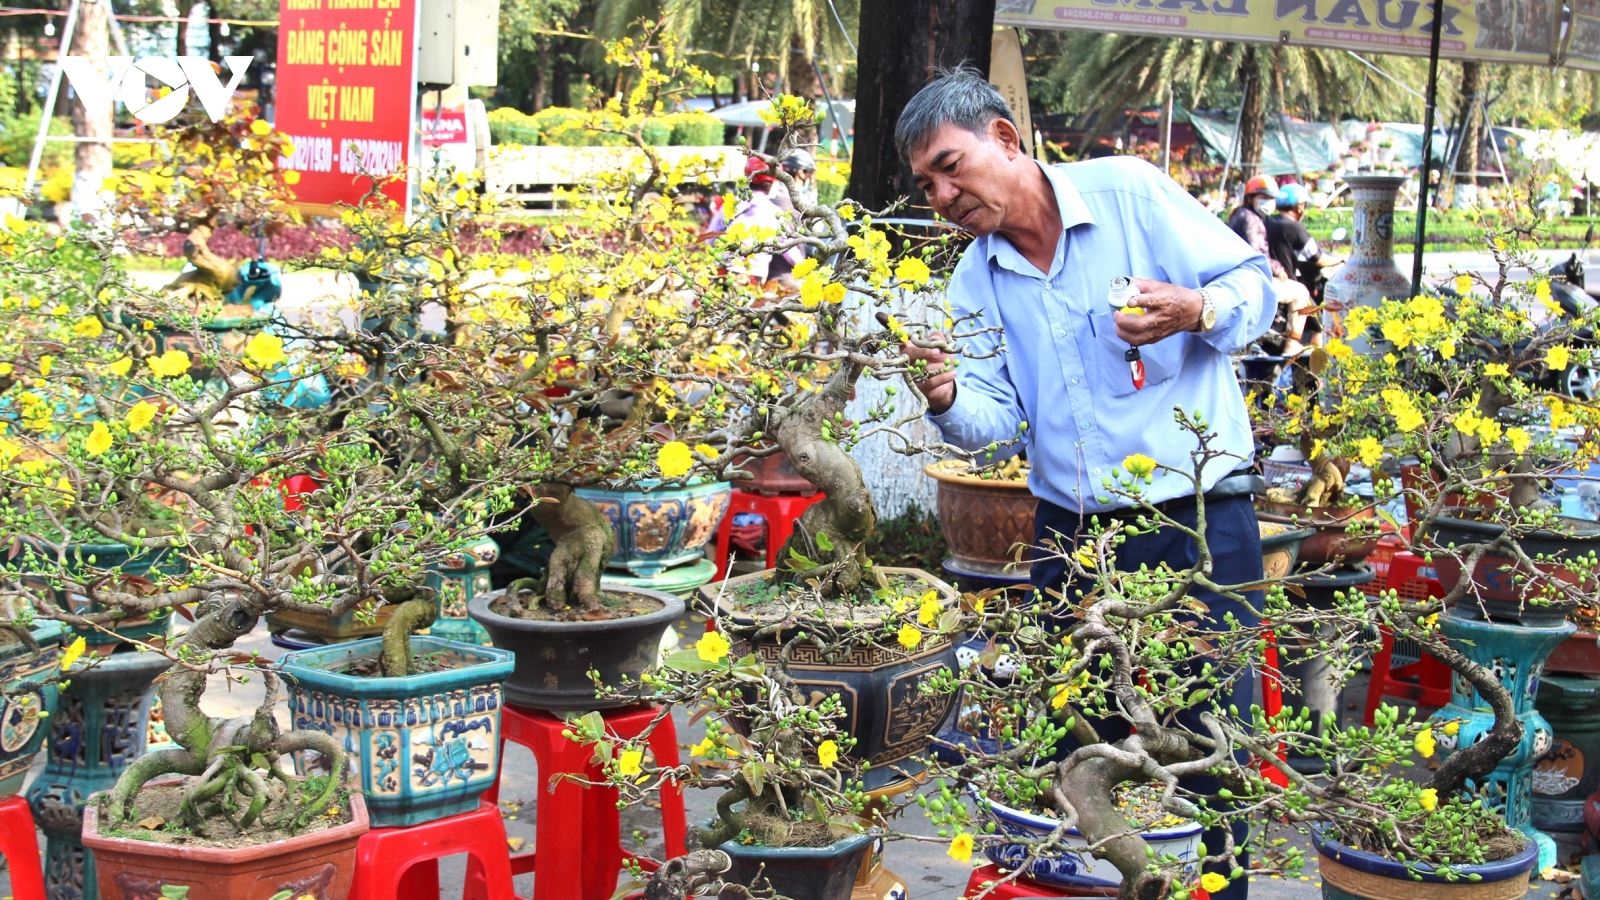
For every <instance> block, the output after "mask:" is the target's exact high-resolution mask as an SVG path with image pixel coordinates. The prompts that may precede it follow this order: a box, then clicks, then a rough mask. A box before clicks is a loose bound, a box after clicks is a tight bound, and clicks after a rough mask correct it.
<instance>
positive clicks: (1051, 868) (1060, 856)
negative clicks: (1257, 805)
mask: <svg viewBox="0 0 1600 900" xmlns="http://www.w3.org/2000/svg"><path fill="white" fill-rule="evenodd" d="M974 799H976V800H977V803H978V809H979V810H980V811H981V812H983V813H985V814H987V815H988V817H989V819H990V820H991V821H993V822H994V823H995V828H996V830H997V831H999V832H1000V833H1001V834H1010V835H1016V836H1017V837H1023V838H1033V839H1039V838H1044V837H1048V836H1049V835H1050V834H1051V833H1053V832H1054V831H1055V830H1056V827H1057V826H1059V825H1060V824H1061V823H1060V821H1058V820H1056V819H1052V818H1049V817H1046V816H1040V815H1036V814H1034V813H1029V812H1024V811H1023V810H1020V809H1013V808H1011V807H1009V806H1006V805H1005V804H1003V803H1000V802H999V801H997V800H991V799H989V798H987V797H976V798H974ZM1203 830H1204V829H1203V828H1202V827H1201V826H1200V824H1199V823H1197V822H1187V823H1185V824H1183V825H1179V826H1176V827H1173V828H1163V829H1159V830H1156V831H1146V832H1143V833H1141V834H1140V835H1139V836H1140V837H1142V838H1144V840H1145V843H1147V844H1149V845H1150V848H1151V849H1152V850H1154V851H1156V852H1157V853H1160V854H1163V855H1165V856H1171V857H1174V858H1176V859H1178V860H1194V861H1195V862H1194V863H1193V864H1191V865H1189V866H1186V867H1185V869H1186V871H1187V870H1188V869H1192V868H1195V867H1197V866H1198V860H1199V858H1200V855H1199V850H1200V832H1202V831H1203ZM1065 843H1066V844H1067V846H1068V847H1074V848H1082V849H1079V850H1062V851H1060V852H1059V853H1057V854H1055V855H1052V856H1044V857H1040V858H1039V859H1035V860H1034V861H1033V862H1032V863H1030V864H1029V865H1028V871H1027V877H1028V878H1029V879H1030V880H1032V881H1037V882H1038V883H1040V884H1046V885H1050V886H1051V887H1059V888H1089V889H1097V888H1116V887H1117V886H1118V885H1120V884H1122V873H1121V872H1120V871H1118V869H1117V867H1116V866H1114V865H1112V864H1111V862H1110V861H1109V860H1104V859H1097V858H1095V857H1094V856H1093V855H1091V854H1090V853H1089V841H1088V840H1086V839H1085V838H1084V837H1083V835H1082V834H1081V833H1079V831H1078V829H1076V828H1071V829H1068V830H1067V837H1066V841H1065ZM983 855H984V856H987V857H989V861H990V862H992V863H994V864H995V865H997V866H999V867H1001V868H1002V869H1005V870H1006V871H1012V870H1014V869H1018V868H1021V867H1022V865H1023V863H1024V862H1025V861H1026V860H1027V858H1028V848H1027V847H1026V846H1024V845H1022V844H991V845H989V846H986V847H984V849H983ZM1198 874H1199V873H1198V872H1195V871H1187V880H1189V881H1193V880H1194V877H1195V876H1196V875H1198Z"/></svg>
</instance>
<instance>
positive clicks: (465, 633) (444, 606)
mask: <svg viewBox="0 0 1600 900" xmlns="http://www.w3.org/2000/svg"><path fill="white" fill-rule="evenodd" d="M499 560H500V545H499V544H496V543H495V542H494V540H493V539H492V538H489V537H482V538H479V539H478V541H477V542H476V543H474V544H473V545H471V546H470V547H467V548H466V549H465V550H463V551H462V552H461V553H459V554H458V555H456V556H452V557H449V558H447V559H445V560H444V561H443V562H441V563H440V564H439V565H437V566H429V567H428V581H427V585H428V587H431V588H433V589H434V590H436V591H438V592H439V616H438V618H436V619H434V620H433V625H432V626H430V627H429V628H428V633H429V634H431V635H433V636H434V637H442V638H445V639H446V640H451V641H463V642H465V643H468V644H488V643H489V632H487V631H484V630H483V626H482V625H479V624H478V623H477V622H474V621H472V619H470V618H468V616H467V601H469V600H471V599H472V598H473V597H476V596H478V595H479V594H487V593H489V591H490V590H491V587H490V584H489V567H490V566H492V565H494V564H495V563H496V562H498V561H499Z"/></svg>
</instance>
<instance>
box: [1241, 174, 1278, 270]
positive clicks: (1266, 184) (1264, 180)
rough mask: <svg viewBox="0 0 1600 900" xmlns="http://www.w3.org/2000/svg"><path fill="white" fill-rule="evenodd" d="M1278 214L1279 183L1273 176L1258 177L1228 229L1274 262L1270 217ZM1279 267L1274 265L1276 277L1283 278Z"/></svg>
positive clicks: (1246, 188)
mask: <svg viewBox="0 0 1600 900" xmlns="http://www.w3.org/2000/svg"><path fill="white" fill-rule="evenodd" d="M1277 211H1278V183H1277V182H1276V181H1273V180H1272V178H1271V176H1268V175H1257V176H1256V177H1254V178H1252V179H1250V180H1249V181H1247V182H1245V186H1244V202H1243V203H1242V204H1240V205H1239V208H1237V209H1235V210H1234V211H1233V212H1232V213H1230V214H1229V215H1228V227H1229V228H1232V229H1233V233H1234V234H1237V235H1238V236H1239V237H1241V238H1244V242H1245V243H1246V244H1249V245H1250V249H1251V250H1254V251H1256V252H1257V253H1259V254H1261V255H1262V256H1266V257H1267V258H1268V260H1269V261H1270V260H1271V256H1270V255H1269V252H1268V248H1267V217H1268V216H1270V215H1272V214H1273V213H1275V212H1277ZM1284 274H1285V273H1283V272H1281V271H1280V267H1279V266H1278V265H1277V263H1275V262H1274V263H1272V275H1273V277H1275V278H1281V277H1283V275H1284Z"/></svg>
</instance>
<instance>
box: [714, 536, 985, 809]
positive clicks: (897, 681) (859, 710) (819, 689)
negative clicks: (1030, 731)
mask: <svg viewBox="0 0 1600 900" xmlns="http://www.w3.org/2000/svg"><path fill="white" fill-rule="evenodd" d="M881 571H882V572H883V573H884V574H886V575H888V576H891V577H893V576H896V575H906V576H909V577H911V578H912V579H914V580H916V581H918V582H921V584H922V585H926V587H925V588H922V589H923V590H935V591H938V592H939V593H940V594H941V595H942V596H943V597H944V598H945V600H946V602H947V603H954V602H955V601H956V594H955V590H954V589H953V588H951V587H950V586H949V585H948V584H945V583H944V582H943V581H940V580H939V579H937V578H935V577H934V576H932V575H930V574H928V573H927V572H924V571H922V570H920V569H901V568H894V567H889V566H885V567H882V569H881ZM771 575H772V572H770V571H768V572H755V573H751V574H749V575H741V576H739V577H737V578H730V579H728V580H727V581H726V582H720V583H719V584H709V585H706V586H705V587H703V588H701V589H700V602H701V604H702V606H703V608H705V609H711V608H714V607H715V608H717V609H718V611H719V615H720V616H721V619H722V622H723V627H725V628H727V629H728V638H729V640H730V641H732V643H733V647H732V650H731V651H730V653H731V655H732V656H734V657H735V658H737V657H740V656H743V655H745V654H747V653H750V652H751V649H752V647H751V642H752V640H753V641H754V650H755V652H756V653H758V654H760V656H761V659H762V661H763V662H765V663H766V664H767V665H776V664H777V662H778V659H779V656H780V654H781V651H782V649H783V644H784V642H786V641H787V640H788V639H789V637H791V636H792V633H790V632H785V633H780V634H776V635H761V634H757V632H758V631H759V625H758V623H757V621H756V620H755V619H754V618H752V617H751V616H750V615H748V614H746V613H744V612H742V611H740V610H739V609H738V608H736V607H734V606H732V605H730V604H731V603H732V601H731V600H729V599H727V597H726V596H725V595H726V594H727V593H730V592H731V591H733V590H735V589H737V587H738V586H739V585H740V584H742V583H745V582H749V581H752V580H755V579H762V578H769V577H771ZM720 585H727V589H726V590H725V589H723V588H722V587H721V586H720ZM752 635H754V637H753V638H752ZM955 666H956V636H955V635H947V636H945V637H944V638H943V639H940V640H928V641H926V642H924V643H921V644H918V645H917V647H916V648H915V649H914V650H911V651H906V650H902V649H900V648H899V647H898V646H895V647H882V646H877V645H867V646H858V647H856V648H854V649H852V650H851V651H850V652H849V653H848V654H847V655H845V657H844V658H843V659H838V660H833V661H828V660H824V659H823V658H822V656H821V654H820V652H819V651H818V650H817V648H815V647H814V646H811V645H810V644H801V645H798V646H796V647H795V648H794V649H793V651H792V653H791V654H790V662H789V673H790V675H792V676H793V677H794V680H795V684H796V686H797V687H798V688H799V689H800V690H801V691H802V692H803V693H805V694H807V695H812V694H817V695H821V696H827V695H829V694H838V695H839V699H840V701H841V702H842V703H843V704H844V709H845V718H844V722H843V728H844V730H845V731H847V732H849V734H850V735H851V736H852V737H854V738H855V739H856V745H855V747H854V748H852V749H851V751H850V755H851V756H852V757H853V758H855V759H857V760H859V761H861V762H864V763H869V764H870V767H869V768H868V769H867V770H866V771H864V772H862V773H861V777H862V780H863V782H864V783H865V790H868V791H874V790H878V789H879V788H883V787H887V786H888V785H891V784H895V783H897V782H901V781H904V780H905V778H906V777H907V776H915V775H917V774H918V773H920V772H921V771H922V765H921V764H920V763H918V762H917V761H916V760H914V759H912V757H913V756H915V755H919V754H923V753H926V752H927V751H928V746H929V739H930V738H932V737H933V735H934V734H935V733H936V732H937V731H938V730H939V726H940V725H942V724H943V723H944V720H945V717H946V716H947V715H948V714H949V712H950V709H951V707H952V706H953V705H954V704H955V697H954V696H953V695H951V694H944V693H939V692H926V693H925V692H923V691H922V689H921V688H922V685H923V683H924V682H926V681H928V680H929V679H931V678H933V677H934V675H935V674H936V673H938V672H940V671H942V670H944V669H953V668H955ZM902 773H904V774H902Z"/></svg>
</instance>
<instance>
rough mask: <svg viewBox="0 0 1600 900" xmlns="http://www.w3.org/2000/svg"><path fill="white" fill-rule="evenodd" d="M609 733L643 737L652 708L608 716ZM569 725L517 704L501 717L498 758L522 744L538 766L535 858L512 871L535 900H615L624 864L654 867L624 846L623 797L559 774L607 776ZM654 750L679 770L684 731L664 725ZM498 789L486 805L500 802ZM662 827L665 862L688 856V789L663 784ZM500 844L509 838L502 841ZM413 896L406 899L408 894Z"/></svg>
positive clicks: (515, 863) (653, 739)
mask: <svg viewBox="0 0 1600 900" xmlns="http://www.w3.org/2000/svg"><path fill="white" fill-rule="evenodd" d="M601 714H602V716H603V717H604V718H605V721H606V731H607V732H608V733H609V734H612V735H614V736H615V737H617V738H621V739H623V740H627V739H631V738H635V737H638V736H639V735H640V734H642V733H644V730H645V728H646V727H648V726H649V724H650V723H651V722H652V721H654V719H655V716H656V709H655V707H653V706H631V707H627V708H625V709H613V710H602V711H601ZM567 727H568V726H567V723H566V722H565V721H563V720H561V719H559V718H557V717H556V716H554V715H552V714H550V713H547V712H543V711H540V710H533V709H522V708H518V707H515V706H511V705H509V704H508V705H506V706H504V707H501V711H500V735H501V753H500V758H501V759H505V749H504V743H505V742H506V741H510V742H512V743H514V744H521V745H522V746H524V747H527V748H528V749H529V750H531V751H533V756H534V760H535V761H536V762H537V763H538V769H539V771H538V775H539V781H538V784H539V800H538V803H537V804H536V807H537V816H538V818H537V819H536V820H535V827H536V828H537V834H535V835H534V849H533V852H532V853H523V854H519V855H517V856H513V857H511V873H512V874H513V875H524V874H527V873H528V872H532V873H533V900H610V897H611V896H612V895H613V894H614V893H616V890H617V876H618V874H619V873H620V872H621V871H622V865H623V861H624V860H636V861H637V862H639V864H640V865H641V866H642V867H643V868H644V869H646V870H647V871H650V870H653V869H655V865H654V864H652V863H651V862H650V861H648V860H642V859H638V858H637V857H636V856H634V855H633V854H632V853H629V852H628V851H626V850H624V849H623V848H622V821H621V819H620V817H619V816H618V813H617V792H616V791H615V790H613V789H611V788H607V787H599V786H594V787H585V786H583V785H581V784H577V783H575V782H574V781H572V780H571V779H567V778H560V777H558V776H561V775H576V776H579V777H582V778H584V779H586V780H588V781H591V782H600V781H603V780H604V776H603V775H602V773H601V771H600V767H599V766H597V765H595V761H594V747H593V746H591V745H586V744H580V743H578V742H577V741H573V740H570V739H568V738H566V737H563V736H562V732H563V731H566V730H567ZM648 743H649V745H650V750H651V752H652V753H654V754H655V758H656V762H657V763H659V764H660V765H663V766H676V765H677V764H678V732H677V729H676V728H675V727H674V726H673V724H672V717H671V716H668V717H666V718H664V719H662V721H661V724H659V725H657V726H656V728H655V730H654V731H652V732H651V733H650V737H649V740H648ZM498 794H499V789H498V786H496V787H495V788H491V789H490V792H489V793H488V794H486V795H485V799H486V800H487V801H488V802H490V803H494V802H496V801H497V800H498ZM661 826H662V832H663V837H664V839H665V843H666V854H667V858H669V859H670V858H672V857H674V856H682V855H683V854H684V853H685V852H686V851H685V849H684V839H685V837H686V836H687V832H688V823H687V822H686V820H685V816H684V811H683V789H682V788H681V787H679V786H678V785H677V784H675V783H667V784H663V785H662V786H661ZM501 843H502V845H503V844H504V840H503V838H502V841H501ZM402 896H407V895H402Z"/></svg>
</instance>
